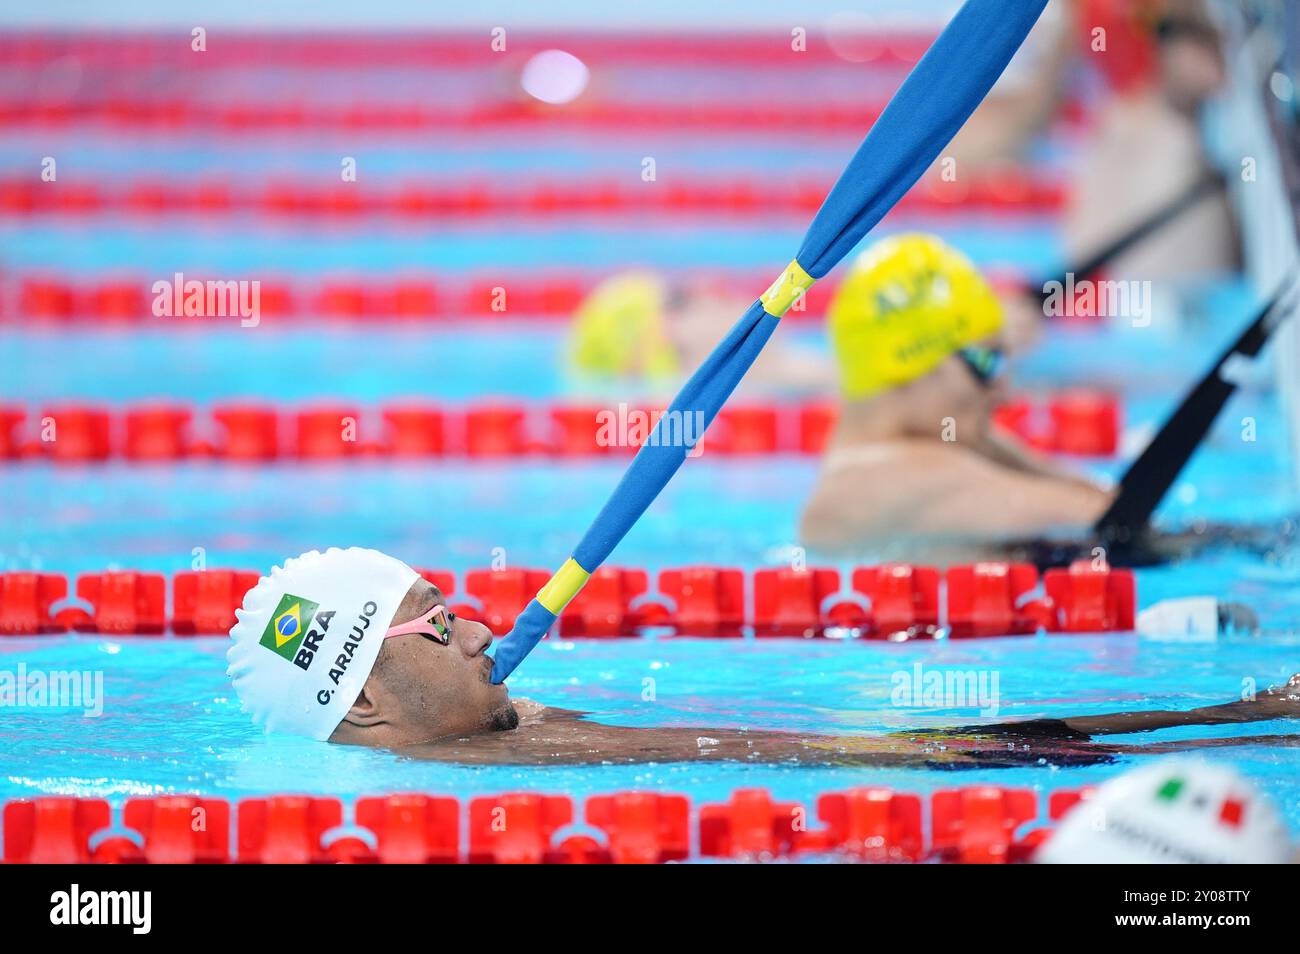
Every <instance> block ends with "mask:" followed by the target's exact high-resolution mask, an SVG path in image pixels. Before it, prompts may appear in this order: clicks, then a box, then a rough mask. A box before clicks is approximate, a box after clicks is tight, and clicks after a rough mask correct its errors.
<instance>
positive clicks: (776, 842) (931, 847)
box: [4, 785, 1090, 864]
mask: <svg viewBox="0 0 1300 954" xmlns="http://www.w3.org/2000/svg"><path fill="white" fill-rule="evenodd" d="M1089 795H1090V792H1089V790H1087V789H1084V790H1078V791H1074V790H1070V791H1058V792H1055V793H1053V794H1052V795H1051V797H1050V800H1049V804H1048V820H1049V821H1058V820H1059V819H1060V818H1061V817H1063V816H1064V814H1065V813H1066V812H1067V811H1068V810H1069V809H1070V808H1071V807H1073V805H1074V804H1076V803H1077V802H1079V801H1080V800H1081V799H1083V798H1086V797H1088V796H1089ZM923 801H924V799H923V798H922V797H921V796H918V795H913V794H907V793H900V792H895V791H893V790H891V789H887V788H854V789H849V790H847V791H842V792H828V793H826V794H823V795H821V796H820V797H819V798H818V799H817V806H816V812H817V821H816V822H814V821H813V820H811V819H809V818H808V817H807V810H806V809H805V807H804V806H803V805H801V804H799V803H796V802H782V801H776V800H774V799H773V798H772V796H771V794H770V793H769V792H768V791H767V790H766V789H737V790H736V791H735V792H733V793H732V795H731V798H730V800H729V801H727V802H724V803H721V804H704V805H700V806H699V808H698V812H697V813H696V824H695V825H694V826H693V825H692V819H691V815H692V811H691V803H690V800H689V799H688V798H687V797H686V796H685V795H671V794H658V793H653V792H619V793H615V794H611V795H592V796H590V797H588V798H587V800H586V803H585V806H584V811H583V819H582V820H583V821H584V822H585V823H586V826H587V828H589V829H590V830H591V831H592V832H593V833H592V834H583V833H571V834H566V829H569V828H571V827H574V826H575V824H576V823H577V821H578V818H577V813H576V811H575V806H574V803H573V799H571V798H569V797H568V796H564V795H541V794H537V793H529V792H521V793H512V794H506V795H499V796H487V797H479V798H472V799H470V800H469V803H468V813H467V814H468V844H465V845H463V846H462V842H461V821H462V812H461V804H460V802H459V801H458V800H457V799H455V798H452V797H449V796H430V795H419V794H401V795H388V796H383V797H373V798H360V799H357V801H356V803H355V805H354V818H353V819H352V821H353V822H354V825H353V827H352V831H353V832H355V833H348V832H347V830H346V829H344V830H342V831H340V829H343V826H344V805H343V803H342V801H341V800H339V799H337V798H323V797H313V796H305V795H275V796H271V797H269V798H245V799H241V800H240V801H239V802H238V803H237V805H236V806H235V816H236V818H235V844H234V845H233V846H232V845H231V837H230V817H231V805H230V804H229V803H228V802H226V801H225V800H223V799H214V798H202V797H196V796H189V795H161V796H156V797H151V798H131V799H128V800H127V801H126V804H125V805H124V807H123V808H122V812H121V818H120V824H119V825H117V826H114V824H113V822H114V819H113V812H112V809H111V807H110V806H109V803H108V802H107V801H106V800H104V799H96V798H82V799H79V798H71V797H64V796H51V797H41V798H36V799H33V800H30V801H28V800H23V801H12V802H8V803H7V804H6V805H5V806H4V861H5V863H7V864H84V863H90V862H97V863H107V864H114V863H116V864H123V863H125V864H132V863H135V864H141V863H144V864H223V863H228V862H236V863H241V864H312V863H327V864H328V863H354V864H355V863H362V864H365V863H369V864H374V863H379V864H426V863H448V862H458V861H468V862H472V863H496V864H511V863H522V864H548V863H549V864H609V863H615V864H655V863H661V862H666V861H679V860H683V859H687V858H693V857H706V858H708V857H712V858H744V859H754V860H762V859H770V858H781V857H790V856H797V855H801V854H802V855H807V854H825V853H834V854H837V855H841V856H848V857H852V858H855V859H857V860H861V861H871V862H915V861H926V860H938V861H944V862H951V863H960V864H987V863H1006V862H1018V861H1026V860H1028V859H1029V856H1030V855H1031V854H1032V852H1033V850H1034V849H1035V848H1036V847H1037V846H1038V845H1039V844H1041V843H1042V841H1043V840H1044V838H1045V837H1046V835H1047V834H1048V833H1049V832H1050V828H1047V827H1042V828H1035V829H1032V830H1029V829H1026V830H1023V831H1022V829H1025V826H1026V825H1029V824H1030V823H1033V822H1035V821H1036V820H1037V819H1038V813H1039V804H1038V797H1037V795H1036V794H1035V793H1034V792H1033V791H1032V790H1030V789H1008V788H997V787H994V786H987V785H981V786H969V787H965V788H959V789H951V790H944V791H937V792H935V793H934V794H933V795H932V796H931V798H930V799H929V809H930V838H929V840H928V841H927V840H926V838H925V835H924V831H923V828H922V808H923ZM597 833H598V834H597ZM693 835H694V836H696V837H695V840H694V842H693V841H692V836H693Z"/></svg>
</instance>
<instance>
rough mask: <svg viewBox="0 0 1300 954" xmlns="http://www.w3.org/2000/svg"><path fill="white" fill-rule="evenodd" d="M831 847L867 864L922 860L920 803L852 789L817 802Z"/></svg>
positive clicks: (878, 791) (874, 790)
mask: <svg viewBox="0 0 1300 954" xmlns="http://www.w3.org/2000/svg"><path fill="white" fill-rule="evenodd" d="M817 817H818V818H820V819H821V820H822V822H823V823H824V824H825V825H826V826H827V829H828V830H827V832H826V839H827V842H828V844H829V845H830V846H831V847H835V848H839V849H841V850H844V851H848V852H851V853H852V854H854V855H857V856H859V857H861V858H862V859H864V860H866V861H876V862H881V861H917V860H919V859H920V858H921V852H922V847H921V799H920V798H919V797H918V796H916V795H903V794H899V793H897V792H894V791H892V790H891V789H888V788H851V789H849V790H848V791H846V792H830V793H827V794H825V795H822V796H821V797H820V798H818V799H817Z"/></svg>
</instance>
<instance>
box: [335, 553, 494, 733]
mask: <svg viewBox="0 0 1300 954" xmlns="http://www.w3.org/2000/svg"><path fill="white" fill-rule="evenodd" d="M445 602H446V601H445V599H444V597H443V595H442V593H441V592H440V591H439V590H438V588H437V587H436V586H434V585H433V584H432V583H429V582H427V581H426V580H422V579H421V580H417V581H416V582H415V583H414V584H413V585H412V586H411V589H410V590H409V591H408V592H407V594H406V598H405V599H404V600H403V601H402V605H401V606H400V607H398V610H397V613H396V615H395V616H394V617H393V622H392V624H391V625H393V626H396V625H398V624H400V623H407V622H410V621H412V620H416V619H422V618H426V617H428V615H429V614H430V612H431V611H432V610H433V608H434V607H435V606H437V605H438V604H440V603H444V604H445ZM490 645H492V633H491V632H490V631H489V630H488V628H487V627H486V626H484V625H483V624H482V623H476V622H473V621H472V620H467V619H462V618H460V617H456V619H455V621H454V622H453V623H452V627H451V635H450V636H449V638H448V642H447V645H446V646H443V645H441V644H440V643H438V642H435V641H434V640H432V639H427V638H425V637H424V636H421V635H418V634H410V635H404V636H394V637H392V638H390V639H386V640H384V646H383V649H381V650H380V653H379V659H378V660H377V661H376V663H375V668H374V670H373V671H372V672H371V675H370V678H369V679H368V680H367V681H366V687H365V690H364V691H363V694H362V695H363V698H361V699H358V701H357V706H358V707H361V706H364V705H368V706H369V707H371V708H372V709H373V710H374V713H372V714H371V721H372V726H366V725H362V726H361V728H363V729H372V728H373V731H368V732H365V733H364V737H363V738H358V737H349V738H346V739H342V738H341V739H340V741H359V742H365V743H368V744H373V745H383V746H397V745H412V744H415V743H418V742H427V741H430V740H433V739H439V738H443V737H446V736H456V735H469V734H473V733H478V732H490V731H495V730H502V729H513V728H515V726H517V725H518V724H519V717H518V715H517V714H516V713H515V709H514V706H513V705H511V703H510V697H509V693H508V692H507V690H506V687H505V686H504V685H499V686H498V685H493V684H492V682H491V681H490V679H489V676H490V674H491V672H492V658H491V657H490V656H488V655H487V654H486V650H487V648H488V647H489V646H490ZM375 714H377V717H378V721H374V720H375ZM365 716H366V713H362V714H360V715H358V712H357V707H354V708H353V711H352V712H350V713H349V714H348V717H347V718H346V719H345V720H344V726H347V725H348V724H349V723H351V724H352V725H353V726H356V725H357V723H358V722H362V723H364V722H365V721H366V718H365ZM355 735H356V733H353V736H355Z"/></svg>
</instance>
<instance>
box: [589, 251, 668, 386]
mask: <svg viewBox="0 0 1300 954" xmlns="http://www.w3.org/2000/svg"><path fill="white" fill-rule="evenodd" d="M666 297H667V292H666V288H665V286H664V282H663V281H661V280H660V279H659V278H657V277H655V276H654V275H651V274H647V273H644V272H629V273H625V274H622V275H615V276H613V277H612V278H608V279H606V280H605V281H603V282H601V283H600V284H599V285H597V286H596V288H594V289H593V290H592V292H591V294H589V295H588V296H587V298H586V299H585V300H584V301H583V303H582V304H581V305H580V306H579V307H578V311H577V313H576V314H575V315H574V316H573V329H572V333H571V335H570V341H569V360H570V362H571V363H572V365H573V367H574V368H575V369H577V370H578V371H580V372H584V373H587V374H595V375H601V376H605V377H621V376H626V375H643V376H645V377H648V378H666V377H671V376H672V375H674V374H676V372H677V366H678V361H677V351H676V349H675V348H673V346H672V343H671V342H670V341H669V340H668V332H667V327H666V324H665V322H664V300H665V298H666Z"/></svg>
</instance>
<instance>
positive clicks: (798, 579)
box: [753, 567, 840, 636]
mask: <svg viewBox="0 0 1300 954" xmlns="http://www.w3.org/2000/svg"><path fill="white" fill-rule="evenodd" d="M839 589H840V573H839V570H835V569H830V568H820V569H814V568H808V569H802V570H796V569H794V568H793V567H781V568H779V569H772V570H756V571H755V572H754V620H753V623H754V635H755V636H821V635H823V633H824V632H825V630H826V627H827V626H829V625H834V624H833V623H832V621H831V619H830V617H829V616H828V614H827V613H825V612H823V611H822V602H823V601H824V600H825V599H826V598H827V597H828V596H833V595H834V594H836V593H838V592H839Z"/></svg>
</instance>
